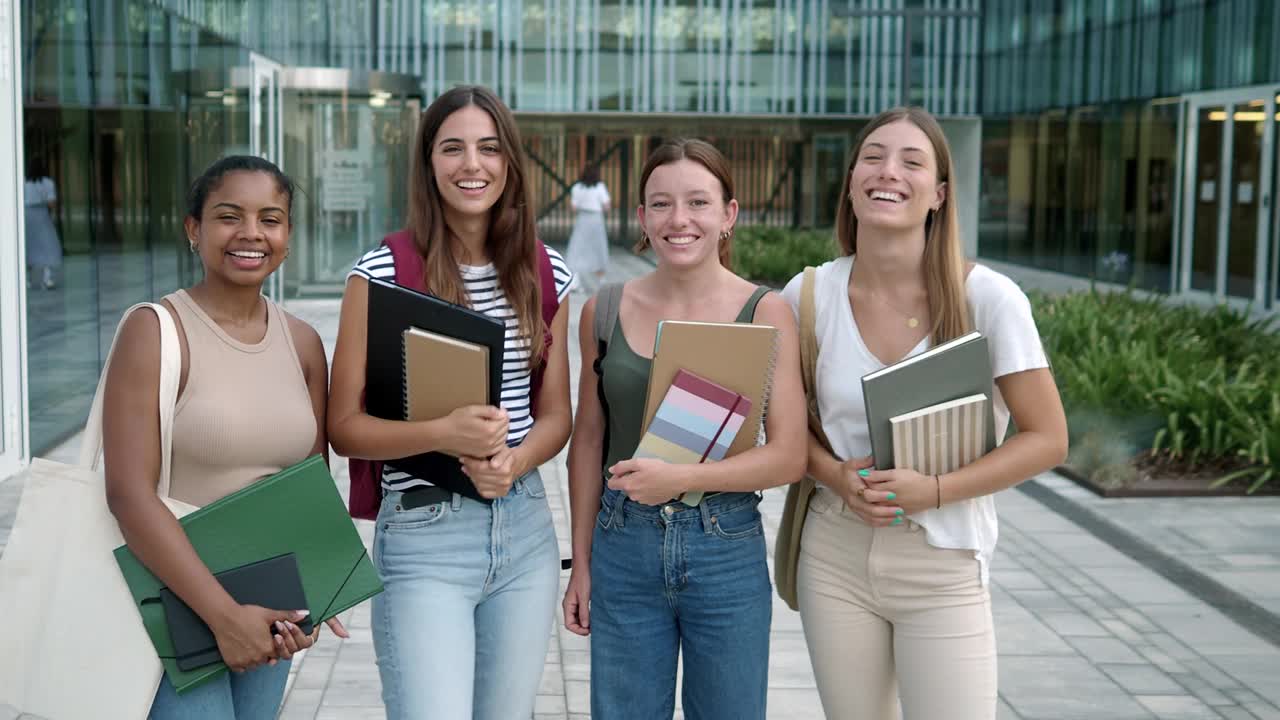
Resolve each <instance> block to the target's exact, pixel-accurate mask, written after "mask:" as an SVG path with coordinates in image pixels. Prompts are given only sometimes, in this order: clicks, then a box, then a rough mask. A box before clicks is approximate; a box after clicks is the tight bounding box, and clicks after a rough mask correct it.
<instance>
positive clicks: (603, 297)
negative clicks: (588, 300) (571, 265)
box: [593, 283, 622, 346]
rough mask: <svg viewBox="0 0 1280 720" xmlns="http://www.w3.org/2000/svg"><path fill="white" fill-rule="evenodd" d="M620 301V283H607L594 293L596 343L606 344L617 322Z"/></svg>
mask: <svg viewBox="0 0 1280 720" xmlns="http://www.w3.org/2000/svg"><path fill="white" fill-rule="evenodd" d="M621 303H622V283H609V284H608V285H605V286H604V287H602V288H600V291H599V292H598V293H596V315H595V318H594V324H593V327H594V328H595V334H596V344H597V345H600V344H601V343H603V344H604V345H605V346H608V344H609V339H610V338H612V337H613V328H614V326H615V325H617V324H618V306H619V305H621Z"/></svg>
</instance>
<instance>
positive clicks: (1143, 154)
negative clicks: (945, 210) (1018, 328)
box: [979, 0, 1280, 308]
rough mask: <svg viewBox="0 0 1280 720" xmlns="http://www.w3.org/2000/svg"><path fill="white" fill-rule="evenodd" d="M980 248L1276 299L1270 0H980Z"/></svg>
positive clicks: (1081, 269)
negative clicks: (1272, 200)
mask: <svg viewBox="0 0 1280 720" xmlns="http://www.w3.org/2000/svg"><path fill="white" fill-rule="evenodd" d="M982 33H983V42H982V47H983V49H982V61H981V66H982V98H981V103H980V104H981V113H982V118H983V120H982V124H983V140H982V191H981V192H982V200H981V205H980V227H981V233H980V244H979V248H980V252H981V254H982V255H983V256H985V257H991V258H999V259H1004V260H1008V261H1011V262H1015V263H1021V264H1027V265H1032V266H1035V267H1039V268H1043V269H1048V270H1055V271H1060V272H1065V273H1069V274H1072V275H1079V276H1084V277H1091V278H1097V279H1100V280H1106V281H1111V282H1116V283H1120V284H1132V285H1134V286H1136V287H1139V288H1145V289H1151V290H1159V291H1165V292H1176V293H1186V294H1192V295H1204V296H1206V297H1207V298H1215V299H1227V300H1229V301H1231V302H1236V303H1240V304H1252V305H1253V306H1254V307H1258V308H1264V307H1270V306H1274V305H1275V304H1276V302H1277V300H1278V299H1280V295H1277V287H1276V269H1275V268H1276V255H1277V252H1278V249H1277V229H1278V228H1277V226H1278V223H1277V222H1276V219H1277V218H1276V215H1275V211H1274V208H1273V207H1272V206H1273V203H1272V202H1271V198H1272V197H1274V194H1275V189H1276V184H1275V169H1276V143H1275V135H1276V128H1275V126H1276V122H1277V116H1276V100H1277V93H1278V92H1280V5H1277V4H1276V3H1273V2H1271V1H1270V0H1132V1H1126V2H1111V1H1109V0H1064V1H1060V2H1036V1H1035V0H1032V1H1031V2H1027V1H1026V0H986V1H985V2H984V5H983V19H982Z"/></svg>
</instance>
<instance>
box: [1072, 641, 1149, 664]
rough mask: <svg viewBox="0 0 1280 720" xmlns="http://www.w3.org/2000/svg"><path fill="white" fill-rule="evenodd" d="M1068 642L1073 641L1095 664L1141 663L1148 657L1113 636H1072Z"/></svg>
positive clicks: (1084, 655) (1087, 658) (1073, 644)
mask: <svg viewBox="0 0 1280 720" xmlns="http://www.w3.org/2000/svg"><path fill="white" fill-rule="evenodd" d="M1067 642H1069V643H1071V645H1072V646H1074V647H1075V649H1076V650H1078V651H1080V654H1081V655H1082V656H1083V657H1084V658H1085V659H1086V660H1088V661H1089V662H1091V663H1093V664H1095V665H1101V664H1103V663H1107V664H1116V663H1123V664H1135V665H1137V664H1141V665H1145V664H1146V663H1147V661H1146V659H1145V658H1143V657H1142V656H1140V655H1138V653H1136V652H1134V651H1133V648H1131V647H1129V646H1128V645H1127V644H1125V643H1123V642H1121V641H1119V640H1117V639H1115V638H1111V637H1070V638H1067Z"/></svg>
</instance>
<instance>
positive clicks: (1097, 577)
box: [1089, 567, 1197, 609]
mask: <svg viewBox="0 0 1280 720" xmlns="http://www.w3.org/2000/svg"><path fill="white" fill-rule="evenodd" d="M1089 576H1090V577H1091V578H1092V579H1093V581H1094V582H1096V583H1098V584H1099V585H1101V586H1103V587H1105V588H1107V589H1108V590H1110V591H1111V592H1113V593H1115V594H1116V595H1119V596H1120V597H1121V598H1123V599H1124V600H1126V601H1127V602H1129V604H1131V605H1133V606H1134V607H1141V608H1144V609H1146V608H1147V606H1148V605H1152V604H1159V603H1174V604H1193V603H1195V602H1197V601H1196V599H1195V598H1194V597H1192V596H1191V595H1190V594H1188V593H1187V592H1186V591H1185V590H1183V589H1182V588H1180V587H1178V586H1177V585H1174V584H1173V583H1171V582H1169V581H1168V580H1166V579H1164V577H1163V576H1161V575H1158V574H1156V573H1155V572H1153V571H1151V570H1148V569H1146V568H1145V567H1136V568H1133V567H1100V568H1090V570H1089Z"/></svg>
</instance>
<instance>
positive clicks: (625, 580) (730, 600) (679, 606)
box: [591, 489, 773, 720]
mask: <svg viewBox="0 0 1280 720" xmlns="http://www.w3.org/2000/svg"><path fill="white" fill-rule="evenodd" d="M759 503H760V498H759V497H758V496H757V495H756V494H755V493H722V494H720V495H716V496H714V497H709V498H706V499H704V500H703V501H702V503H701V505H699V506H698V507H696V508H690V507H688V506H686V505H684V504H682V503H678V502H674V503H670V504H668V505H659V506H652V505H642V504H639V503H636V502H632V501H630V500H627V499H626V496H625V495H623V494H622V493H619V492H617V491H614V490H609V489H605V491H604V496H603V497H602V498H601V507H600V514H599V516H597V519H596V529H595V534H594V536H593V539H592V544H591V717H592V718H593V720H613V719H615V718H617V719H619V720H670V718H671V716H672V714H673V712H674V709H675V693H676V659H677V656H681V657H682V659H683V661H684V687H683V691H682V693H681V700H682V708H683V710H684V717H685V718H686V719H687V720H720V719H722V718H733V720H764V717H765V696H766V693H767V690H768V684H769V624H770V621H771V620H772V617H773V588H772V586H771V585H770V583H769V567H768V564H767V563H766V560H765V555H766V550H765V541H764V527H763V525H762V524H761V521H760V512H759V511H758V510H757V509H756V506H757V505H758V504H759Z"/></svg>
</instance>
